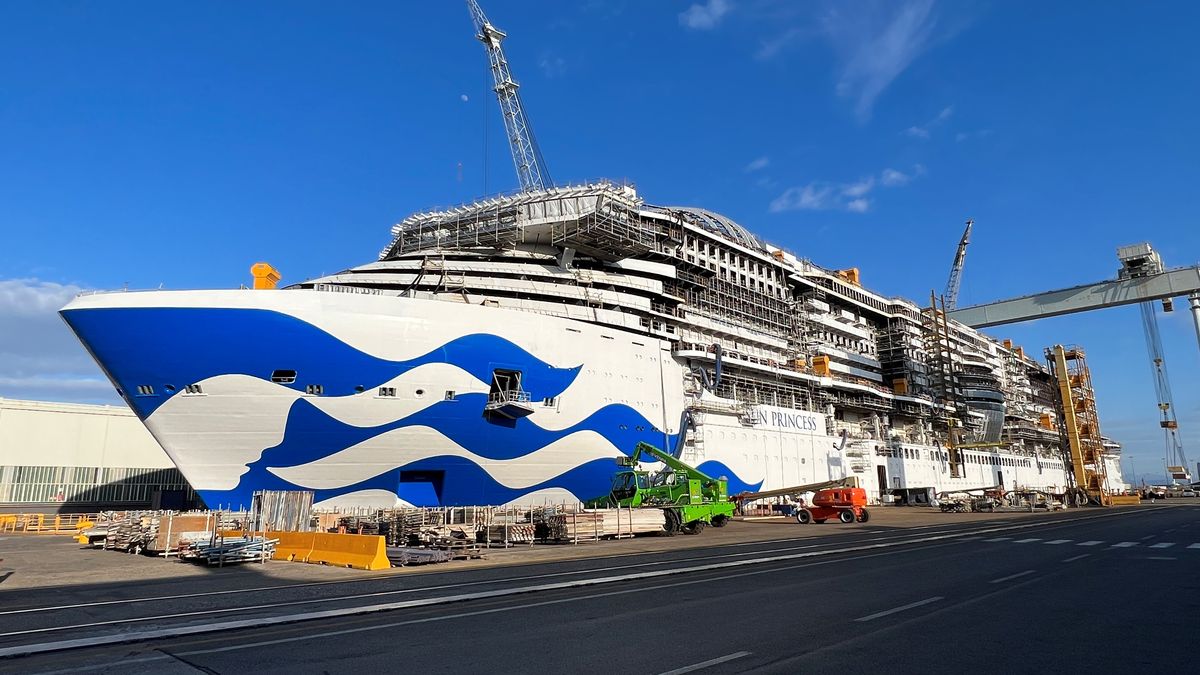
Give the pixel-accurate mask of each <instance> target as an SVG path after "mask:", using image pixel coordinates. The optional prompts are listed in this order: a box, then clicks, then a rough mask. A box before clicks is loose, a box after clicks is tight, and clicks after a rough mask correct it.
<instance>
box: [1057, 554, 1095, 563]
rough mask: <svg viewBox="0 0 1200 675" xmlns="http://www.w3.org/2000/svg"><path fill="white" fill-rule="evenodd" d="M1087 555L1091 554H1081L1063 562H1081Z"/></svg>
mask: <svg viewBox="0 0 1200 675" xmlns="http://www.w3.org/2000/svg"><path fill="white" fill-rule="evenodd" d="M1089 555H1091V553H1082V554H1080V555H1077V556H1074V557H1072V558H1067V559H1066V560H1064V561H1063V562H1065V563H1069V562H1075V561H1076V560H1083V559H1084V558H1086V557H1088V556H1089Z"/></svg>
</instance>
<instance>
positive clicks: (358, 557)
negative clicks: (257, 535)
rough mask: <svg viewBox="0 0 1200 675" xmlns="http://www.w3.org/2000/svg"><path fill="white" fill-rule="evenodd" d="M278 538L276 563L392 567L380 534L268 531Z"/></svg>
mask: <svg viewBox="0 0 1200 675" xmlns="http://www.w3.org/2000/svg"><path fill="white" fill-rule="evenodd" d="M266 536H267V538H268V539H278V540H279V543H278V544H276V545H275V555H274V556H273V557H272V558H273V559H274V560H290V561H294V562H307V563H318V564H321V565H336V566H338V567H351V568H353V569H357V570H385V569H388V568H389V567H391V566H392V563H391V561H390V560H388V557H387V542H386V541H384V538H383V537H382V536H379V535H363V534H333V533H329V532H267V533H266Z"/></svg>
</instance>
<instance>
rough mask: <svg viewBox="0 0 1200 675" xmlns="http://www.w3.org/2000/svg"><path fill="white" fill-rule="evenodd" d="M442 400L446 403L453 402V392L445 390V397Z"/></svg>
mask: <svg viewBox="0 0 1200 675" xmlns="http://www.w3.org/2000/svg"><path fill="white" fill-rule="evenodd" d="M444 400H446V401H453V400H454V390H453V389H447V390H446V396H445V398H444Z"/></svg>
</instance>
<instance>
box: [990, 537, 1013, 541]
mask: <svg viewBox="0 0 1200 675" xmlns="http://www.w3.org/2000/svg"><path fill="white" fill-rule="evenodd" d="M1009 539H1012V537H992V538H991V539H984V541H1008V540H1009Z"/></svg>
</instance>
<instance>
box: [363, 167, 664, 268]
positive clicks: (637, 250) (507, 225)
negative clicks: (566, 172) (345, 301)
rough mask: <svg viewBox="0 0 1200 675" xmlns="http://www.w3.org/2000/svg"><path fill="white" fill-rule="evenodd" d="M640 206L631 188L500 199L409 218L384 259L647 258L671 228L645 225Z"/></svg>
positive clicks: (608, 186)
mask: <svg viewBox="0 0 1200 675" xmlns="http://www.w3.org/2000/svg"><path fill="white" fill-rule="evenodd" d="M641 206H642V201H641V199H640V198H638V197H637V195H636V193H635V192H633V190H632V188H629V187H625V186H618V185H615V184H613V183H607V182H601V183H591V184H587V185H581V186H575V187H562V188H549V189H546V190H540V191H536V192H526V193H521V194H515V195H507V196H500V197H495V198H492V199H485V200H482V201H478V202H475V203H472V204H468V205H464V206H458V207H455V208H451V209H446V210H441V211H429V212H425V213H417V214H413V215H411V216H409V217H408V218H405V219H404V220H403V221H401V222H400V223H398V224H397V225H396V226H395V227H393V228H392V235H393V239H392V242H391V243H390V244H389V245H388V247H387V248H385V249H384V250H383V251H382V252H381V253H380V256H379V258H380V260H388V259H393V258H397V257H399V256H403V255H406V254H409V253H414V252H418V251H439V250H446V249H449V250H463V249H479V248H483V249H497V250H503V249H508V248H513V247H515V246H517V245H518V244H534V245H538V244H541V245H547V246H557V247H560V248H574V249H576V250H578V251H581V252H584V253H587V254H588V255H591V256H593V257H595V258H598V259H601V260H619V259H621V258H628V257H632V256H638V255H645V254H647V253H649V252H651V251H655V250H656V249H657V248H658V247H659V240H660V239H661V238H668V239H669V237H668V235H669V234H670V229H671V228H669V227H667V226H665V225H664V224H662V223H661V222H660V221H659V220H657V219H650V218H642V217H641V216H640V215H639V213H638V211H639V209H640V208H641Z"/></svg>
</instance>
